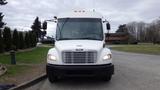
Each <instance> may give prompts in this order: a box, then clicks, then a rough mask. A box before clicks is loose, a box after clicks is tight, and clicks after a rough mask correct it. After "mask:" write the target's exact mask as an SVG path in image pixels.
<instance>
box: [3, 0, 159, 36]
mask: <svg viewBox="0 0 160 90" xmlns="http://www.w3.org/2000/svg"><path fill="white" fill-rule="evenodd" d="M7 2H8V4H6V5H5V6H0V12H3V14H4V15H5V17H4V20H3V21H4V22H6V23H7V26H9V27H11V28H12V29H14V28H17V29H18V30H23V31H26V30H31V29H30V27H31V25H32V24H33V21H34V19H35V18H36V17H37V16H38V17H39V18H40V20H41V21H42V22H43V21H44V20H46V19H52V18H53V17H54V16H56V15H58V14H60V13H62V12H66V11H72V10H73V9H74V10H75V9H76V8H83V9H85V10H93V9H95V11H96V12H99V13H101V14H102V15H103V16H104V17H105V18H106V19H107V20H108V21H109V22H110V24H111V32H114V31H116V30H117V28H118V26H119V25H120V24H126V23H129V22H132V21H144V22H147V23H149V22H151V21H152V20H155V19H157V18H159V17H160V0H7ZM55 26H56V25H55V23H53V22H52V23H51V22H50V23H48V29H47V35H49V36H52V35H53V34H54V32H55Z"/></svg>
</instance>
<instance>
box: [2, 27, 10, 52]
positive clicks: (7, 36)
mask: <svg viewBox="0 0 160 90" xmlns="http://www.w3.org/2000/svg"><path fill="white" fill-rule="evenodd" d="M3 40H4V46H5V50H6V51H9V50H11V46H12V39H11V29H10V28H9V27H5V28H4V31H3Z"/></svg>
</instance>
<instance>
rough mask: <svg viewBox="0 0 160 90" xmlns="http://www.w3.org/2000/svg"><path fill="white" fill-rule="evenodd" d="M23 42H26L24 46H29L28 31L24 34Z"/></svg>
mask: <svg viewBox="0 0 160 90" xmlns="http://www.w3.org/2000/svg"><path fill="white" fill-rule="evenodd" d="M25 44H26V48H29V47H30V37H29V33H28V32H26V34H25Z"/></svg>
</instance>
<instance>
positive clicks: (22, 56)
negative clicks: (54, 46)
mask: <svg viewBox="0 0 160 90" xmlns="http://www.w3.org/2000/svg"><path fill="white" fill-rule="evenodd" d="M49 49H50V48H49V47H37V48H34V49H33V50H31V51H26V52H18V53H16V61H17V63H32V64H36V63H41V62H44V61H45V60H46V56H47V52H48V50H49ZM0 63H1V64H10V55H4V54H0Z"/></svg>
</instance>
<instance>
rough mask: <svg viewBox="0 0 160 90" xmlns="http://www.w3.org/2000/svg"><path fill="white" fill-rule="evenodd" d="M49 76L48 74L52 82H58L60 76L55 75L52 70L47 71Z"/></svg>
mask: <svg viewBox="0 0 160 90" xmlns="http://www.w3.org/2000/svg"><path fill="white" fill-rule="evenodd" d="M47 76H48V80H49V81H50V82H51V83H54V82H57V81H58V77H57V76H55V75H54V74H53V73H51V72H48V73H47Z"/></svg>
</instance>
